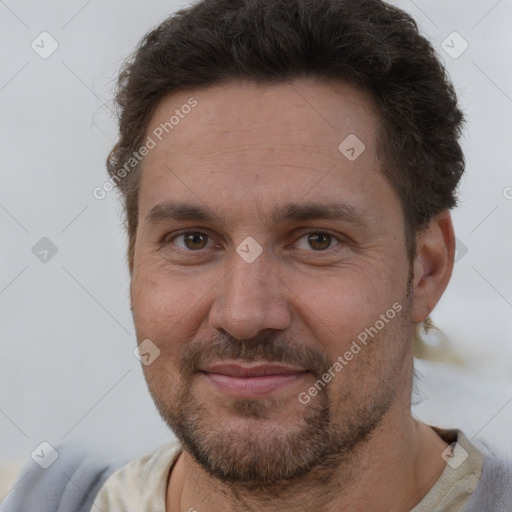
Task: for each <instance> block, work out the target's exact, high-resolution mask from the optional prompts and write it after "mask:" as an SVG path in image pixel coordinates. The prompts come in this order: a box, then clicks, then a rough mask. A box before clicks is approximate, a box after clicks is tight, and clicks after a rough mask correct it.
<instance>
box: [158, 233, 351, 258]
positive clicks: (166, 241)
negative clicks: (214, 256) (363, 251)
mask: <svg viewBox="0 0 512 512" xmlns="http://www.w3.org/2000/svg"><path fill="white" fill-rule="evenodd" d="M192 233H193V234H200V235H206V236H207V237H208V239H209V240H213V237H211V236H210V235H209V234H208V233H207V232H204V231H198V230H193V229H188V230H186V231H181V232H179V233H176V234H174V235H173V236H172V237H171V238H169V235H166V236H165V237H164V238H163V240H162V242H161V243H160V245H161V246H162V247H166V246H168V245H170V244H171V243H172V242H174V241H175V240H176V239H177V238H179V237H180V236H183V235H187V234H192ZM311 234H314V235H329V236H330V237H331V238H332V239H333V240H335V241H337V242H338V244H336V245H335V246H334V247H328V248H327V249H323V250H317V251H315V250H314V249H311V250H309V251H307V252H312V253H327V252H329V251H331V250H334V249H335V248H336V247H337V246H338V245H340V244H343V243H344V240H343V239H342V238H341V237H340V236H338V235H335V234H333V233H331V232H330V231H326V230H318V229H316V230H309V231H304V232H302V233H301V234H300V236H299V238H298V239H297V241H298V240H300V239H301V238H303V237H305V236H306V235H311ZM178 250H180V251H183V252H188V253H201V252H202V251H204V250H206V249H198V250H197V251H193V250H190V249H182V248H181V247H178Z"/></svg>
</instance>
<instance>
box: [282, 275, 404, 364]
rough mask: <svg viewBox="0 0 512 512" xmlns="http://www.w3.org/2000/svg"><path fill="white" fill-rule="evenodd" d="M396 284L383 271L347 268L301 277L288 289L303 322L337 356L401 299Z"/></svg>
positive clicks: (400, 291)
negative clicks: (290, 290)
mask: <svg viewBox="0 0 512 512" xmlns="http://www.w3.org/2000/svg"><path fill="white" fill-rule="evenodd" d="M379 279H380V281H379ZM398 284H399V283H397V282H396V281H395V283H393V282H392V280H391V279H390V277H389V276H387V275H385V274H383V273H382V272H374V271H372V272H370V271H367V270H365V269H362V268H355V267H352V268H349V267H346V268H343V269H337V270H336V272H329V273H325V274H324V275H322V276H320V275H316V276H302V277H301V279H294V286H290V288H291V289H292V290H293V292H294V294H295V295H296V297H297V298H298V300H296V306H297V308H298V309H299V310H300V316H301V317H302V321H303V322H304V323H305V324H306V325H307V327H308V328H309V329H310V330H311V331H312V333H313V336H314V337H315V338H317V339H319V340H324V344H325V345H326V346H325V349H326V350H327V351H328V353H330V354H331V355H334V357H336V356H337V355H339V354H340V352H343V351H344V350H345V349H346V348H347V347H348V346H350V344H351V342H352V340H354V339H355V338H357V336H358V335H359V334H360V333H361V332H362V331H364V329H366V328H368V327H370V326H372V325H374V324H375V322H376V321H377V320H378V319H379V318H380V315H381V314H385V313H386V311H387V310H388V309H389V308H392V306H393V304H394V303H395V302H396V301H400V300H401V298H402V296H403V290H401V289H399V286H398ZM327 345H328V346H327Z"/></svg>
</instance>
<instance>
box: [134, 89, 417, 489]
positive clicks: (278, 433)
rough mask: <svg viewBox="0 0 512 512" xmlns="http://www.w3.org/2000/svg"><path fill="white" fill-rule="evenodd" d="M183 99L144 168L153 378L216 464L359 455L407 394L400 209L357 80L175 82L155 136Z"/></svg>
mask: <svg viewBox="0 0 512 512" xmlns="http://www.w3.org/2000/svg"><path fill="white" fill-rule="evenodd" d="M191 97H193V98H194V99H195V100H197V105H196V106H195V107H194V108H193V109H183V111H181V113H182V115H183V112H184V111H185V110H186V111H189V110H190V112H189V113H188V114H186V115H183V118H181V119H180V121H179V123H178V124H176V125H175V126H174V127H173V128H172V131H171V130H169V133H168V134H166V133H165V131H164V132H163V135H164V136H163V137H162V140H161V141H158V139H156V138H155V137H154V135H152V137H153V139H155V140H156V141H157V145H156V147H155V148H154V149H152V150H151V151H150V153H149V155H148V156H147V157H146V158H145V161H144V169H143V174H142V181H141V188H140V196H139V226H138V230H137V234H136V244H135V258H134V269H133V280H132V289H131V293H132V302H133V314H134V321H135V326H136V331H137V338H138V342H139V343H140V342H142V341H143V340H145V339H149V340H151V342H152V343H154V344H155V345H156V346H157V347H158V349H159V350H160V355H159V357H157V358H156V359H155V360H154V361H153V362H152V363H151V364H149V365H147V366H144V367H143V368H144V373H145V377H146V380H147V383H148V386H149V390H150V392H151V394H152V396H153V398H154V400H155V403H156V405H157V407H158V409H159V411H160V413H161V415H162V417H163V418H164V420H165V421H166V422H167V423H168V425H169V426H170V427H171V428H172V429H173V431H174V432H175V434H176V435H177V437H178V438H179V439H180V441H181V442H182V443H183V444H184V447H185V449H186V450H187V451H188V452H189V453H190V454H192V456H193V457H194V458H195V459H196V461H198V462H199V463H200V464H201V465H202V466H203V467H204V468H205V469H206V470H207V471H208V472H210V473H211V474H213V475H214V476H216V477H218V478H220V479H222V480H225V481H231V482H236V481H238V482H245V483H246V484H247V485H249V484H251V485H258V484H264V483H269V482H273V481H274V482H275V481H278V480H282V479H289V478H292V477H294V476H298V475H301V474H304V473H307V472H309V471H312V470H314V469H315V468H316V469H320V468H322V467H327V466H329V464H334V463H336V461H339V458H340V457H342V456H346V455H348V454H350V453H352V452H353V450H354V449H355V448H356V447H357V446H358V445H359V444H360V443H361V441H362V440H364V439H366V438H367V437H368V435H369V434H370V433H371V432H372V431H373V429H375V428H376V426H377V425H378V424H379V422H380V421H381V420H382V418H383V417H384V416H385V415H386V414H393V411H395V413H396V411H397V410H398V409H400V408H402V409H403V408H404V406H407V404H408V399H409V393H410V373H411V364H410V360H411V358H412V356H411V341H412V335H413V323H412V320H411V307H412V306H411V304H412V302H411V300H412V299H411V298H410V296H409V295H408V283H409V277H410V274H409V270H410V266H409V262H408V260H407V256H406V248H405V238H404V220H403V215H402V210H401V206H400V202H399V199H398V196H397V195H396V193H395V192H394V190H393V189H392V188H391V186H390V185H389V184H388V182H387V181H386V180H385V179H384V177H383V176H382V174H381V173H380V172H379V169H380V162H379V160H378V157H377V153H376V142H375V137H376V131H377V119H376V116H375V115H374V113H373V110H372V107H371V105H370V103H369V102H368V100H367V99H365V96H363V95H362V93H360V92H359V91H358V90H357V89H354V88H353V87H351V86H349V85H347V84H344V83H340V82H331V83H325V82H324V83H314V82H313V81H309V80H303V81H295V82H292V83H289V84H280V85H274V86H258V85H255V84H249V83H243V84H242V83H239V84H236V85H217V86H213V87H210V88H207V89H203V90H198V91H193V92H186V93H176V94H173V95H171V96H169V97H167V98H165V99H164V100H163V101H162V102H161V103H160V104H159V106H158V108H157V110H156V112H155V114H154V116H153V118H152V120H151V123H150V126H149V129H148V132H147V135H151V134H152V132H153V130H154V129H155V128H157V127H158V126H160V125H161V123H165V122H167V121H169V118H170V116H171V115H173V114H174V112H175V110H176V109H180V107H181V106H182V105H184V104H186V103H187V101H188V100H189V99H190V98H191ZM351 134H352V135H351ZM349 135H350V136H351V138H349V139H347V141H346V142H345V143H343V141H344V140H345V139H346V138H347V137H348V136H349ZM354 135H355V136H356V137H357V139H355V138H354ZM340 143H341V147H340V148H339V146H340ZM361 143H363V144H364V146H365V148H364V151H363V152H362V153H360V152H361V149H362V148H363V146H362V145H361ZM352 148H353V150H352ZM359 153H360V154H359ZM358 154H359V155H358ZM354 157H356V158H355V159H354ZM185 203H186V204H187V205H190V206H191V208H188V207H181V208H178V206H179V205H183V204H185ZM313 205H317V207H316V208H315V207H313ZM331 205H332V206H333V207H337V211H335V210H334V208H330V206H331ZM324 210H326V211H331V212H332V213H334V214H335V215H332V218H329V216H326V215H325V212H324ZM201 212H203V214H202V215H200V213H201ZM336 363H338V364H336ZM315 383H316V386H315ZM315 390H316V392H315Z"/></svg>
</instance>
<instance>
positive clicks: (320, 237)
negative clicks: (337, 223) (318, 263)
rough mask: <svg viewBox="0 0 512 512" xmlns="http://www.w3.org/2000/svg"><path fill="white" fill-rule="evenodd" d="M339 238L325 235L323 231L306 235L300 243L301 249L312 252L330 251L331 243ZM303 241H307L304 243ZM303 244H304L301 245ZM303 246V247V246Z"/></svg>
mask: <svg viewBox="0 0 512 512" xmlns="http://www.w3.org/2000/svg"><path fill="white" fill-rule="evenodd" d="M333 239H334V240H337V238H336V237H335V236H333V235H331V234H329V233H324V232H323V231H312V232H310V233H305V234H304V235H303V236H302V237H301V238H300V239H299V242H298V247H299V249H304V250H309V251H310V250H311V249H313V250H314V251H318V252H320V251H325V250H326V249H329V248H330V246H331V243H332V242H333ZM302 240H304V241H305V243H304V242H302ZM301 242H302V243H301ZM301 245H302V246H301Z"/></svg>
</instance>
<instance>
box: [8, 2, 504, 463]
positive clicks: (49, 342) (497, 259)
mask: <svg viewBox="0 0 512 512" xmlns="http://www.w3.org/2000/svg"><path fill="white" fill-rule="evenodd" d="M394 3H396V5H398V6H400V7H402V8H404V9H406V10H408V11H409V12H410V13H411V14H412V15H413V16H414V17H415V19H416V20H417V21H418V23H419V25H420V28H421V30H422V31H423V32H424V33H425V34H426V35H427V37H428V38H429V39H430V40H431V41H432V43H433V44H434V46H435V47H436V48H437V49H438V51H439V54H440V55H441V57H442V59H443V61H444V62H445V64H446V66H447V68H448V71H449V73H450V75H451V77H452V80H453V82H454V84H455V86H456V89H457V92H458V94H459V97H460V101H461V105H462V107H463V109H464V110H465V112H466V115H467V117H468V126H467V129H466V131H465V134H464V140H463V145H464V149H465V154H466V158H467V174H466V176H465V178H464V179H463V183H462V188H461V206H460V207H459V208H458V209H457V210H455V211H454V212H453V218H454V223H455V229H456V234H457V237H458V239H459V250H460V252H459V257H460V259H459V261H458V262H457V264H456V266H455V271H454V275H453V278H452V282H451V284H450V286H449V288H448V291H447V292H446V293H445V295H444V297H443V298H442V300H441V302H440V304H439V305H438V307H437V308H436V310H435V312H434V314H433V315H432V316H433V319H434V321H435V322H436V324H437V325H438V326H439V327H441V328H442V329H443V330H444V332H445V333H446V334H447V335H448V336H449V337H450V339H451V340H452V343H453V345H454V348H455V349H456V350H457V351H458V353H459V355H460V356H462V357H463V358H464V359H465V364H464V365H463V366H459V367H457V366H454V365H452V364H448V363H443V364H433V363H425V362H419V364H418V369H419V370H420V372H421V374H422V375H423V379H422V382H421V383H420V385H419V387H418V389H419V396H421V398H422V399H423V402H422V403H421V404H420V405H419V406H418V407H417V408H416V413H417V414H418V415H419V416H420V417H421V418H422V419H424V420H425V421H430V422H432V423H433V424H437V425H439V426H445V427H451V426H456V427H463V428H464V431H465V432H466V434H467V435H468V436H469V437H470V438H474V437H475V436H476V438H477V439H484V440H486V441H487V442H489V443H490V444H491V446H494V447H495V448H496V449H498V450H501V451H502V452H503V451H506V452H508V453H509V454H511V453H512V439H511V437H512V434H511V430H512V429H511V424H512V343H511V337H510V332H511V329H512V272H511V268H512V236H511V232H512V199H511V198H512V188H507V187H512V173H511V164H510V145H511V142H512V139H511V121H510V119H511V114H512V85H511V84H512V60H511V59H510V55H511V47H512V44H511V43H512V32H511V30H510V26H511V21H512V2H511V1H510V0H501V1H496V0H478V1H476V0H472V1H469V0H464V1H462V0H458V1H454V0H450V1H446V0H436V1H432V0H430V1H426V0H421V1H420V0H416V1H415V2H411V1H401V2H394ZM182 5H185V4H178V3H176V2H169V1H161V0H153V1H152V2H147V1H140V0H138V1H131V2H121V1H113V0H101V1H100V0H90V1H80V2H78V1H67V2H62V1H56V0H51V1H48V0H47V1H41V0H38V1H32V2H29V1H21V0H18V1H15V0H0V37H1V45H0V47H1V68H2V74H1V77H0V108H1V114H2V122H1V125H0V137H1V159H0V161H1V165H2V181H1V187H0V222H1V227H2V245H1V279H0V307H1V327H2V330H1V334H2V337H1V352H0V353H1V357H0V435H1V437H0V462H3V461H7V460H9V459H12V458H27V457H29V456H30V453H31V452H32V450H33V449H34V448H35V447H36V446H38V445H39V443H40V442H41V441H48V442H50V443H51V444H52V445H54V446H55V445H57V444H58V443H59V442H61V441H62V440H68V441H73V442H75V441H76V442H79V443H85V444H87V445H90V446H92V447H94V448H96V449H101V450H104V451H107V452H111V453H115V454H121V455H127V456H136V455H139V454H143V453H145V452H148V451H150V450H153V449H155V448H157V447H158V446H159V445H161V444H162V443H165V442H168V441H169V440H171V439H172V434H171V433H170V432H169V431H168V429H167V427H166V426H165V425H164V423H163V422H162V421H161V420H160V417H159V415H158V413H157V412H156V409H155V407H154V405H153V402H152V400H151V397H150V395H149V393H148V392H147V389H146V384H145V381H144V379H143V376H142V371H141V368H140V366H139V362H138V360H137V359H136V358H135V357H134V356H133V353H132V351H133V349H134V347H135V345H136V341H135V337H134V329H133V325H132V320H131V315H130V310H129V300H128V289H129V279H128V272H127V269H126V263H125V243H126V240H125V236H124V233H123V230H122V225H121V219H120V206H119V203H118V201H117V197H116V195H115V193H113V192H112V193H110V194H109V195H108V197H107V198H106V199H104V200H102V201H100V200H97V199H95V198H94V197H93V195H92V190H93V189H94V187H97V186H101V185H102V184H103V183H104V182H105V180H106V179H107V175H106V170H105V166H104V161H105V158H106V155H107V153H108V151H109V150H110V148H111V147H112V145H113V144H114V141H115V136H116V126H115V120H114V117H113V115H112V112H111V109H112V108H113V105H112V96H113V87H114V82H115V78H116V74H117V71H118V69H119V66H120V64H121V62H122V60H123V59H124V58H125V57H127V56H128V54H129V53H130V52H131V51H132V50H133V49H134V47H135V45H136V44H137V43H138V42H139V40H140V38H141V37H142V36H143V35H144V34H145V33H146V32H147V31H148V30H149V29H150V28H152V27H153V26H155V25H156V24H158V23H159V22H160V21H162V20H163V19H164V18H165V17H166V16H167V15H168V14H170V13H171V12H173V11H174V10H176V9H177V8H178V7H181V6H182ZM43 31H47V32H49V33H50V34H51V36H52V37H53V38H54V39H55V40H56V41H57V42H58V45H59V47H58V49H57V50H56V51H55V53H53V54H52V55H51V56H50V57H49V58H47V59H42V58H41V57H40V56H39V55H38V54H37V53H36V52H35V51H34V50H33V49H32V48H31V43H32V41H33V40H36V42H37V41H38V40H39V39H38V36H39V34H40V33H41V32H43ZM453 31H457V32H458V33H459V34H460V35H461V36H462V37H463V38H464V39H465V40H466V41H467V42H468V43H469V48H468V49H467V50H466V51H465V52H464V53H463V54H462V55H460V57H458V58H457V59H453V58H452V57H450V56H449V55H447V53H446V52H445V51H444V50H443V49H442V47H441V44H442V42H443V41H444V40H446V38H447V37H448V36H450V34H452V32H453ZM451 37H452V39H448V40H447V41H448V44H450V45H452V46H455V49H457V48H460V46H459V47H457V46H456V45H458V44H460V41H459V42H457V41H456V40H454V41H455V42H454V43H453V44H452V43H451V42H450V41H452V40H453V36H451ZM507 197H508V198H507ZM42 237H48V238H49V239H50V240H51V241H52V242H53V244H55V246H56V247H57V249H58V252H57V253H56V254H55V255H54V256H53V257H52V258H51V259H50V258H49V261H47V262H41V261H40V260H39V259H38V258H36V256H35V255H34V254H33V252H32V248H33V246H34V245H35V244H36V243H37V242H38V241H39V240H40V239H41V238H42ZM464 247H465V248H466V249H467V252H466V253H465V254H464V251H465V249H464ZM461 248H462V249H461Z"/></svg>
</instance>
